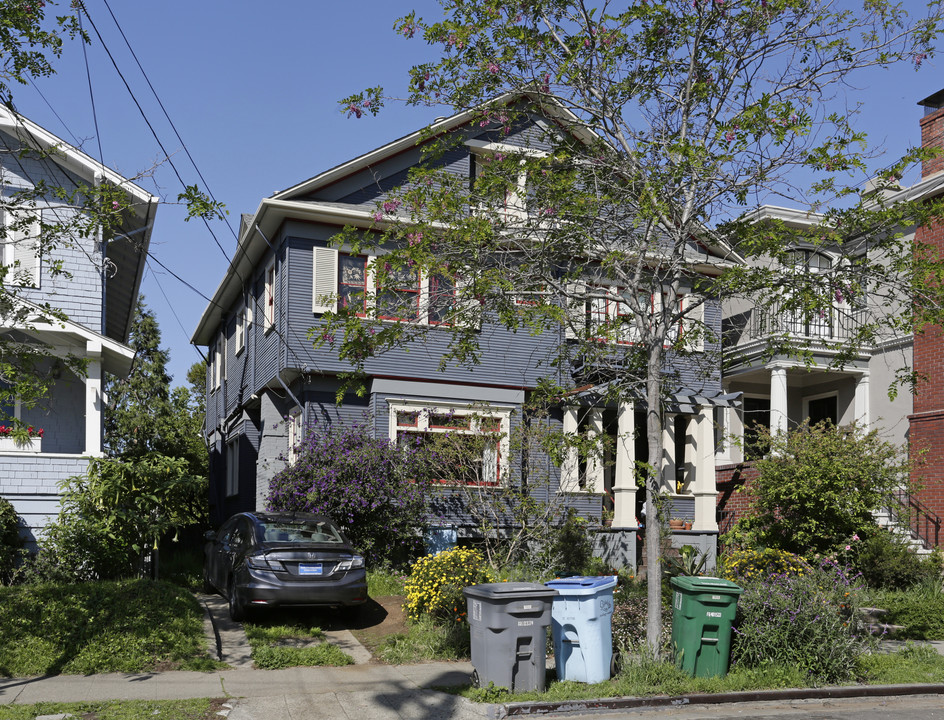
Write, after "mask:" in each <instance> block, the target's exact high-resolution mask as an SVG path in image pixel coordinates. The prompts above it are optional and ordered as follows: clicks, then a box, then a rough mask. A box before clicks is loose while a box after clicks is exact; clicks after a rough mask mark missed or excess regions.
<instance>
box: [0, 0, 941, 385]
mask: <svg viewBox="0 0 944 720" xmlns="http://www.w3.org/2000/svg"><path fill="white" fill-rule="evenodd" d="M85 2H86V6H87V8H88V11H89V14H90V16H91V19H92V21H93V22H94V23H95V26H96V27H97V28H98V31H99V32H100V33H101V35H102V37H103V39H104V46H105V47H107V49H108V50H109V51H110V52H111V54H112V55H113V56H114V58H115V62H116V64H117V65H118V68H119V70H120V71H121V73H122V74H123V75H124V77H125V79H126V80H127V83H128V84H129V85H130V87H131V90H132V91H133V92H134V94H135V96H136V97H137V99H138V102H139V103H140V104H141V105H142V107H143V110H144V114H145V115H146V116H147V118H148V120H149V121H150V123H151V124H152V126H153V127H154V129H155V131H156V133H157V135H158V137H159V138H160V140H161V143H163V145H164V148H165V149H166V150H167V152H168V153H169V154H170V155H171V157H172V160H173V163H174V165H175V166H176V167H177V170H178V171H179V172H180V174H181V176H182V178H183V181H184V182H185V183H186V184H194V183H197V184H200V185H201V186H202V187H204V188H208V189H209V190H210V192H212V194H213V195H214V196H215V198H216V199H217V200H219V201H221V202H223V203H225V205H226V207H227V209H228V210H229V213H230V215H229V220H230V223H231V225H232V226H233V227H237V226H238V221H239V215H240V214H241V213H251V212H254V211H255V209H256V208H257V207H258V205H259V202H260V200H261V199H262V198H263V197H266V196H268V195H271V194H272V193H273V192H275V191H277V190H281V189H283V188H286V187H289V186H291V185H294V184H295V183H297V182H299V181H301V180H303V179H306V178H308V177H311V176H313V175H315V174H317V173H318V172H321V171H322V170H325V169H327V168H330V167H333V166H334V165H337V164H339V163H341V162H343V161H345V160H348V159H350V158H352V157H356V156H357V155H360V154H362V153H364V152H367V151H368V150H371V149H373V148H375V147H378V146H380V145H383V144H385V143H386V142H389V141H390V140H393V139H395V138H398V137H400V136H402V135H405V134H407V133H409V132H411V131H413V130H415V129H418V128H419V127H422V126H424V125H426V124H428V123H429V122H430V121H432V119H433V118H434V117H436V116H437V115H442V114H447V113H446V111H444V110H438V111H437V110H436V109H433V108H426V109H417V108H406V107H404V106H402V105H400V104H397V103H388V106H387V107H386V108H385V109H384V110H383V111H382V112H381V114H380V115H379V116H378V117H377V118H368V117H365V118H364V119H361V120H354V119H347V118H345V117H344V115H342V114H341V112H340V111H339V109H338V104H337V101H338V100H339V99H340V98H342V97H344V96H346V95H349V94H351V93H352V92H354V91H357V90H360V89H363V88H365V87H367V86H373V85H383V86H384V87H385V88H386V89H387V91H388V92H389V93H392V94H395V95H396V94H400V95H402V93H403V90H404V88H405V86H406V77H407V70H408V69H409V67H410V66H412V65H414V64H416V63H419V62H422V61H424V60H426V59H431V58H432V57H433V55H432V52H433V51H432V49H430V48H428V47H427V46H426V45H425V43H423V41H422V40H421V39H419V38H417V39H414V40H412V41H407V40H405V39H404V38H402V37H400V36H398V35H396V34H395V33H394V32H393V30H392V26H393V21H394V20H395V19H396V18H397V17H399V16H401V15H404V14H406V13H407V12H408V11H409V10H410V9H416V10H417V11H418V14H420V15H422V16H424V17H427V18H433V17H437V16H438V15H439V5H438V3H436V2H435V1H434V0H420V1H418V0H405V2H404V4H403V5H400V4H398V3H397V2H391V1H390V0H348V2H343V3H342V2H326V1H325V0H282V2H279V3H270V4H262V3H259V2H250V1H248V0H226V2H223V1H221V0H203V1H202V2H184V1H183V0H162V1H161V2H159V3H142V2H119V1H118V0H108V2H109V4H110V5H111V9H112V11H113V12H114V13H115V17H116V18H117V20H118V23H119V24H120V26H121V29H122V30H123V31H124V34H125V36H126V37H127V39H128V41H129V43H130V44H131V46H132V48H133V49H134V53H135V54H136V55H137V58H138V60H139V61H140V63H141V65H142V66H143V68H144V70H145V72H146V73H147V75H148V77H149V78H150V81H151V83H152V84H153V86H154V88H155V90H156V91H157V94H158V96H159V97H160V99H161V101H162V103H163V105H164V108H165V109H166V110H167V113H168V115H169V116H170V119H171V121H172V122H173V124H174V126H176V129H177V132H179V134H180V136H181V138H182V140H183V143H185V144H186V148H187V150H189V152H190V154H191V155H192V156H193V159H194V160H195V162H196V165H197V167H198V168H199V170H200V172H201V173H202V174H203V177H204V178H205V180H206V183H205V184H204V183H203V182H201V181H200V180H199V177H198V176H197V171H196V170H195V169H194V167H193V165H191V164H190V161H189V160H188V158H187V156H186V153H185V151H184V149H183V147H182V145H181V142H180V141H179V140H178V139H177V137H176V136H175V134H174V131H173V129H172V128H171V126H170V124H169V123H168V121H167V120H166V119H165V117H164V115H163V111H162V110H161V108H160V106H159V105H158V104H157V102H156V101H155V100H154V97H153V95H152V94H151V93H150V91H149V89H148V87H147V84H146V82H145V80H144V78H143V77H142V75H141V73H140V72H139V71H138V69H137V66H136V64H135V62H134V59H133V58H132V56H131V54H130V53H129V51H128V50H127V47H126V46H125V43H124V40H123V39H122V37H121V35H120V33H119V31H118V29H117V27H116V25H115V23H114V22H113V21H112V19H111V16H110V14H109V11H108V8H107V7H106V5H105V2H104V0H85ZM53 10H55V9H53ZM87 30H88V31H89V33H90V34H91V35H92V37H93V42H92V44H91V45H88V46H86V47H85V52H84V53H83V49H82V47H81V46H80V45H79V44H78V43H72V44H69V45H68V46H67V47H66V49H65V51H64V53H63V56H62V58H61V60H59V61H58V62H57V63H56V66H57V69H58V72H57V75H56V76H54V77H52V78H45V79H42V80H38V81H36V88H38V91H37V90H35V89H34V88H33V87H32V86H24V87H18V88H15V95H14V99H15V102H16V105H17V108H18V109H19V111H20V112H21V113H23V114H24V115H26V116H27V117H29V118H30V119H32V120H34V121H35V122H38V123H39V124H40V125H42V126H43V127H45V128H47V129H48V130H50V131H51V132H53V133H55V134H57V135H59V136H60V137H62V138H63V139H65V140H67V141H69V142H72V143H76V142H78V143H80V144H81V145H82V147H83V149H84V150H85V151H86V152H87V153H89V154H90V155H92V156H93V157H96V158H98V156H99V153H98V140H100V141H101V147H102V155H103V159H104V162H105V164H106V165H108V166H110V167H113V168H115V169H116V170H118V171H119V172H121V173H122V174H124V175H126V176H134V175H137V174H138V173H141V172H149V175H148V176H147V177H142V178H141V179H140V180H139V184H141V185H142V186H143V187H144V188H145V189H147V190H149V191H150V192H152V193H154V194H157V195H159V196H161V197H162V198H164V199H165V200H166V201H167V204H165V205H163V206H162V207H161V209H160V210H159V212H158V214H157V221H156V223H155V227H154V232H153V236H152V241H151V253H152V255H153V256H154V257H155V258H156V259H157V261H159V263H161V264H163V265H164V266H166V268H168V270H170V271H172V272H173V273H174V274H176V275H178V276H180V278H182V280H183V281H185V282H186V283H187V284H189V285H192V286H193V287H194V288H196V289H197V290H198V291H200V292H201V293H202V294H203V295H205V296H212V294H213V292H214V290H215V289H216V287H217V285H218V283H219V281H220V279H221V278H222V276H223V273H224V272H225V269H226V265H227V260H226V257H224V254H223V252H222V251H221V250H220V248H219V247H218V246H217V244H216V242H215V241H214V238H213V236H212V235H211V234H210V233H209V232H208V231H207V229H206V227H205V226H204V225H203V223H201V222H199V221H191V222H189V223H187V222H184V212H183V211H182V209H181V208H180V207H179V206H178V205H176V198H177V194H178V193H179V192H181V190H182V187H181V184H180V181H179V180H178V179H177V177H176V174H175V172H174V170H173V169H172V168H171V167H170V164H169V163H168V162H167V161H166V160H165V159H164V152H163V151H162V150H161V148H160V146H159V145H158V143H157V141H156V140H155V139H154V137H153V135H152V133H151V130H149V128H148V125H147V124H146V123H145V121H144V120H143V119H142V117H141V114H140V113H139V111H138V109H137V108H136V106H135V102H134V100H133V99H132V97H131V95H130V94H129V92H128V91H127V89H126V88H125V85H124V82H123V81H122V79H121V78H120V77H119V75H118V73H117V72H116V70H115V69H114V66H113V65H112V62H111V60H109V58H108V55H107V53H106V52H105V50H104V49H103V45H102V44H101V43H100V42H99V41H98V39H97V38H96V37H95V33H94V31H93V30H92V28H87ZM85 56H87V57H88V72H87V71H86V61H85ZM941 62H942V61H941V59H940V58H932V59H931V60H926V61H925V63H924V65H923V66H922V68H921V70H920V71H919V72H915V70H914V69H913V68H910V67H904V66H901V67H898V68H894V69H891V70H887V71H874V72H869V73H868V74H864V75H862V76H860V77H859V78H858V87H856V88H849V89H848V90H847V103H848V104H850V105H854V104H855V103H857V102H861V103H862V104H863V112H862V115H861V123H860V125H861V127H862V128H863V129H864V130H865V131H867V132H868V134H869V138H870V141H871V143H872V144H873V145H875V144H884V146H885V149H886V157H887V159H888V161H889V162H890V161H891V160H892V159H893V158H894V157H897V156H899V155H901V154H902V153H903V152H904V150H905V149H906V148H907V147H908V146H909V145H912V144H917V143H918V141H919V129H918V120H919V119H920V117H921V114H922V113H921V111H922V108H920V107H918V106H917V105H916V102H917V101H918V100H921V99H922V98H924V97H927V96H928V95H930V94H932V93H933V92H936V91H937V90H940V89H941V88H944V73H942V72H941ZM87 74H88V75H89V76H90V77H91V86H92V88H91V96H90V92H89V80H88V77H87ZM40 93H41V94H40ZM91 97H94V107H95V110H96V113H95V115H93V111H92V107H93V104H92V101H91ZM47 102H48V105H47ZM50 106H51V107H50ZM96 115H97V126H98V133H97V134H96V122H95V116H96ZM60 119H61V120H60ZM213 230H214V233H215V234H216V238H217V239H218V241H219V243H220V244H221V245H222V247H223V249H224V250H225V251H226V255H227V256H231V255H232V252H233V249H234V248H235V243H236V241H235V239H234V236H233V234H232V232H231V231H230V230H229V229H228V228H227V227H226V225H225V224H223V223H215V224H214V225H213ZM142 292H143V293H144V295H145V296H146V300H147V303H148V305H149V306H150V307H151V308H153V309H154V310H155V311H156V313H157V317H158V321H159V322H160V327H161V332H162V335H163V345H164V346H166V347H168V348H169V349H170V352H171V363H170V368H169V369H170V372H171V374H172V375H173V376H174V379H175V383H177V384H180V383H183V382H185V375H186V372H187V369H188V368H189V367H190V365H191V364H192V363H194V362H196V361H197V360H199V357H200V356H199V355H198V353H197V351H196V350H195V349H194V348H193V347H192V346H190V341H189V339H190V335H191V333H192V332H193V329H194V328H195V326H196V323H197V320H198V319H199V317H200V314H201V313H202V312H203V309H204V307H205V306H206V301H205V300H204V298H203V297H201V296H200V295H199V294H197V293H196V292H194V290H191V289H190V288H189V287H187V285H186V284H184V282H181V280H178V279H177V278H175V277H173V276H172V275H171V274H170V273H169V272H167V271H166V270H165V269H164V268H162V267H161V265H160V264H158V262H155V261H152V260H149V262H148V266H147V270H146V272H145V278H144V282H143V285H142Z"/></svg>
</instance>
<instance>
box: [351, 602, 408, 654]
mask: <svg viewBox="0 0 944 720" xmlns="http://www.w3.org/2000/svg"><path fill="white" fill-rule="evenodd" d="M404 600H405V598H404V597H403V596H402V595H388V596H385V597H377V598H370V600H368V601H367V603H366V604H365V605H364V606H363V607H362V608H361V611H360V614H359V616H358V617H357V618H354V619H352V621H351V623H350V625H349V626H348V627H349V629H350V630H351V632H352V633H354V637H356V638H357V640H358V642H359V643H360V644H361V645H363V646H364V647H366V648H367V649H368V650H369V651H370V652H371V654H373V653H374V649H375V648H376V647H377V646H378V645H380V643H382V642H383V641H384V640H385V639H386V638H388V637H390V636H391V635H402V634H405V633H406V632H407V625H406V613H404V612H403V601H404ZM375 661H376V660H375Z"/></svg>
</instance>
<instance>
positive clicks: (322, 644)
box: [243, 612, 354, 670]
mask: <svg viewBox="0 0 944 720" xmlns="http://www.w3.org/2000/svg"><path fill="white" fill-rule="evenodd" d="M285 620H288V622H284V621H285ZM243 628H244V629H245V631H246V637H247V638H248V640H249V645H250V646H251V647H252V659H253V662H255V664H256V667H259V668H263V669H266V670H275V669H278V668H286V667H296V666H310V665H333V666H341V665H351V664H352V663H353V662H354V659H353V658H352V657H351V656H350V655H348V654H347V653H346V652H344V651H343V650H340V649H339V648H337V647H335V646H334V645H332V644H331V643H329V642H328V641H327V640H326V639H325V634H324V632H322V630H321V628H318V627H312V626H310V625H309V624H307V623H305V622H304V621H303V618H302V617H301V616H298V615H297V614H294V615H287V614H286V613H285V612H283V613H280V614H279V615H278V616H277V617H272V618H271V619H257V620H256V621H255V622H252V623H248V622H247V623H245V624H244V625H243Z"/></svg>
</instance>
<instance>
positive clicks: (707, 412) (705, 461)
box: [690, 407, 718, 532]
mask: <svg viewBox="0 0 944 720" xmlns="http://www.w3.org/2000/svg"><path fill="white" fill-rule="evenodd" d="M691 424H692V425H694V426H695V427H694V431H693V432H692V433H690V434H691V435H692V436H694V447H693V448H692V454H693V455H694V459H693V465H694V467H695V473H694V474H695V478H694V480H693V481H692V484H691V487H692V491H693V494H694V495H695V523H694V524H693V525H692V530H700V531H702V532H717V530H718V520H717V502H718V490H717V486H716V485H715V433H714V413H713V412H712V409H711V408H710V407H700V408H699V409H698V415H696V416H695V418H694V420H693V422H692V423H691Z"/></svg>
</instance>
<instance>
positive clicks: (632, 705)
mask: <svg viewBox="0 0 944 720" xmlns="http://www.w3.org/2000/svg"><path fill="white" fill-rule="evenodd" d="M903 695H944V684H928V685H848V686H845V685H844V686H838V687H826V688H791V689H786V690H749V691H744V692H729V693H713V694H708V693H693V694H691V695H675V696H668V695H659V696H656V697H617V698H603V699H599V700H561V701H556V702H523V703H504V704H500V705H489V706H488V709H487V715H488V717H489V718H490V720H503V719H504V718H506V717H520V716H527V715H554V714H557V713H579V712H589V711H593V710H640V709H645V708H664V707H682V706H686V705H724V704H734V703H746V702H769V701H778V700H779V701H783V700H828V699H845V698H867V697H898V696H903Z"/></svg>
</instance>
